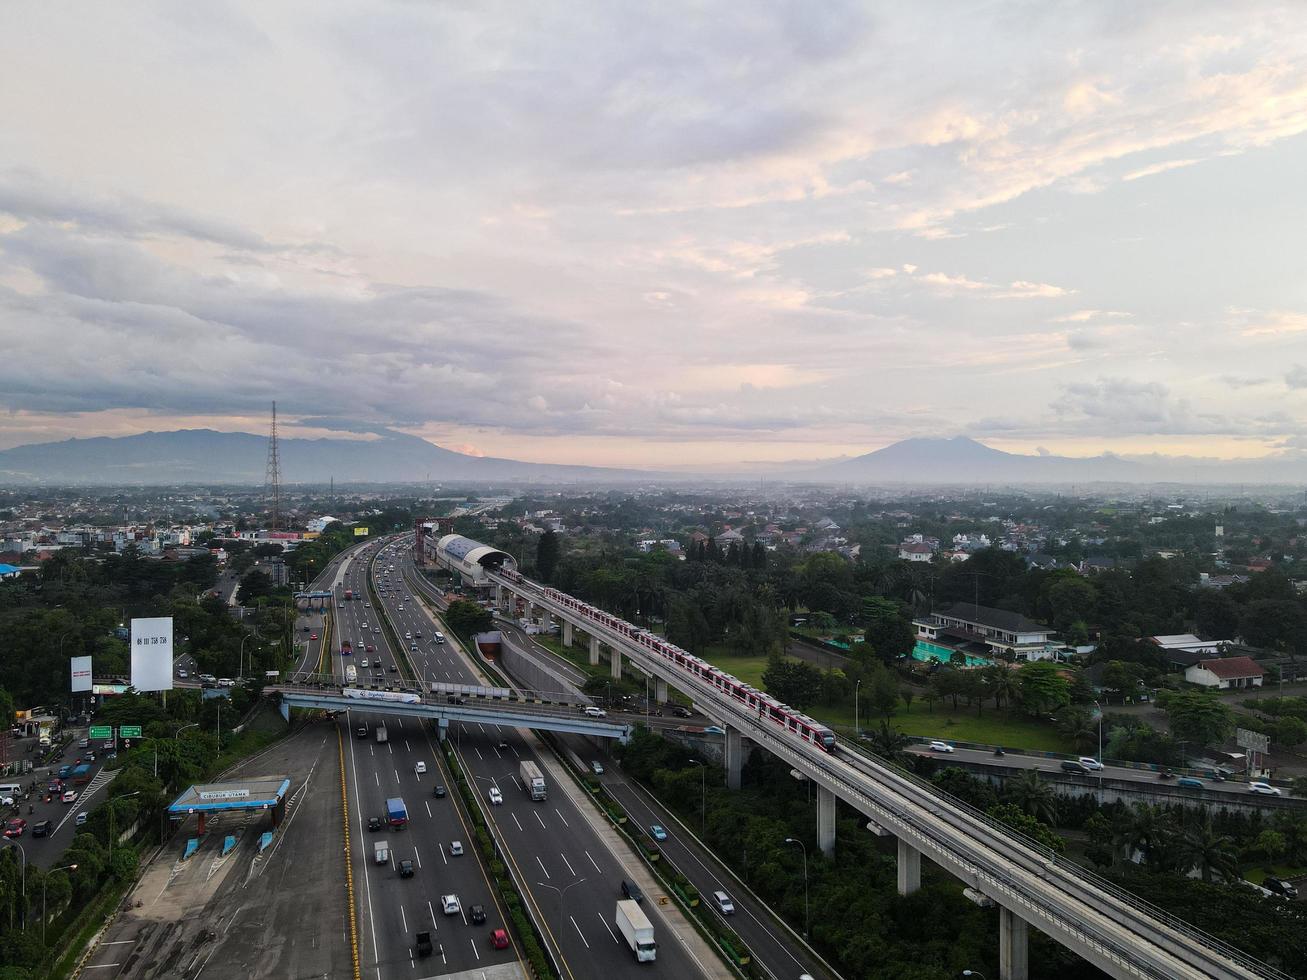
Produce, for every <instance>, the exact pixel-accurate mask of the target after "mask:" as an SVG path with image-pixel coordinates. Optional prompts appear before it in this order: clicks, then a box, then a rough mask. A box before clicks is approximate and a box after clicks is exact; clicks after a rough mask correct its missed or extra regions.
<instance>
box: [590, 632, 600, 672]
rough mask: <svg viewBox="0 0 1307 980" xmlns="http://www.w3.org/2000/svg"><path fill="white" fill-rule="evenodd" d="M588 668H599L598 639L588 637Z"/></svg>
mask: <svg viewBox="0 0 1307 980" xmlns="http://www.w3.org/2000/svg"><path fill="white" fill-rule="evenodd" d="M590 666H591V667H598V666H599V637H597V636H592V637H590Z"/></svg>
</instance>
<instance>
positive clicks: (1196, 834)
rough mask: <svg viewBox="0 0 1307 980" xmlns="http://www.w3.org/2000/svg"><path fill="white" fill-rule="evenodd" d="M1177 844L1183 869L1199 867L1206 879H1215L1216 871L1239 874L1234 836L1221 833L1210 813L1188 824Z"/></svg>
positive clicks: (1229, 874)
mask: <svg viewBox="0 0 1307 980" xmlns="http://www.w3.org/2000/svg"><path fill="white" fill-rule="evenodd" d="M1174 847H1175V859H1176V861H1177V862H1178V865H1179V868H1180V870H1182V871H1184V870H1188V869H1189V868H1197V869H1198V871H1199V872H1200V873H1201V874H1202V878H1203V881H1211V880H1212V872H1213V871H1215V872H1217V873H1218V874H1220V875H1221V877H1223V878H1229V879H1231V880H1233V879H1235V878H1238V877H1239V861H1238V859H1237V858H1236V857H1235V850H1234V839H1233V838H1231V837H1229V836H1227V835H1225V834H1221V833H1218V832H1217V831H1216V829H1215V828H1214V827H1213V826H1212V819H1211V816H1210V815H1204V817H1203V819H1202V820H1200V821H1198V822H1197V823H1195V824H1191V825H1190V826H1188V827H1186V828H1185V829H1184V830H1183V831H1182V832H1181V833H1180V835H1179V836H1178V837H1177V838H1176V839H1175V842H1174Z"/></svg>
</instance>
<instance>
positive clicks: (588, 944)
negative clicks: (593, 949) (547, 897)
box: [568, 915, 702, 965]
mask: <svg viewBox="0 0 1307 980" xmlns="http://www.w3.org/2000/svg"><path fill="white" fill-rule="evenodd" d="M568 918H569V919H571V920H572V928H573V929H575V930H576V934H577V935H578V936H580V937H581V942H583V943H585V948H586V949H589V948H590V941H589V940H588V939H586V938H585V933H583V932H582V931H581V927H580V926H578V925H577V924H576V919H575V918H574V917H573V916H570V915H569V916H568ZM700 965H702V964H700Z"/></svg>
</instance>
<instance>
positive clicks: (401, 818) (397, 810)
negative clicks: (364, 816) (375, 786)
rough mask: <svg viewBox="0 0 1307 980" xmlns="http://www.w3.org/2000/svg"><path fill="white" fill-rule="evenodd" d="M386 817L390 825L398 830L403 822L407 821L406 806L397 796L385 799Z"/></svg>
mask: <svg viewBox="0 0 1307 980" xmlns="http://www.w3.org/2000/svg"><path fill="white" fill-rule="evenodd" d="M386 819H387V820H389V821H390V825H391V826H392V827H394V828H395V829H396V830H399V829H400V828H401V827H403V826H404V824H406V823H408V807H406V806H405V805H404V801H403V800H401V799H400V798H399V797H398V796H394V797H391V798H390V799H388V800H386Z"/></svg>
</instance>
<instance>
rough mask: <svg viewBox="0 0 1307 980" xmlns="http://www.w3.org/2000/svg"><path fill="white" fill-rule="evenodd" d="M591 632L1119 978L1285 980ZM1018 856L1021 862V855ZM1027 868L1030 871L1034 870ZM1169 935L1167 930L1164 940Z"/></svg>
mask: <svg viewBox="0 0 1307 980" xmlns="http://www.w3.org/2000/svg"><path fill="white" fill-rule="evenodd" d="M491 579H492V580H493V581H496V582H497V583H499V584H502V585H504V586H506V587H508V588H510V589H512V590H513V591H517V592H521V591H522V590H523V587H524V586H525V587H526V588H529V589H531V590H532V591H534V592H535V593H537V596H536V597H533V598H535V599H536V601H538V602H539V603H540V605H542V606H544V607H545V608H546V609H555V610H557V611H558V612H559V613H560V614H564V613H566V614H568V615H573V613H571V612H570V611H569V610H564V609H562V608H561V607H560V604H559V603H556V602H554V601H552V600H551V599H549V598H548V597H546V596H544V595H543V592H542V590H541V589H540V587H539V586H537V585H536V584H535V583H531V582H529V581H523V582H511V581H508V580H504V581H502V582H500V581H499V577H498V576H495V575H492V576H491ZM590 626H591V627H593V629H589V628H587V629H588V631H589V632H591V633H592V635H596V634H597V635H600V636H602V637H603V638H604V640H605V642H608V643H609V644H610V645H612V646H613V647H614V648H615V649H618V650H621V651H622V652H623V653H625V654H626V655H628V656H631V657H632V659H635V660H636V661H637V662H638V663H640V664H641V665H642V666H645V665H648V664H652V665H653V666H655V667H657V668H658V669H659V672H660V673H662V674H664V675H667V674H671V675H673V676H672V677H671V678H670V679H671V681H672V683H675V684H677V685H678V686H679V687H681V688H682V689H686V688H687V687H688V688H691V689H692V690H693V691H695V692H699V694H700V696H701V699H702V700H701V703H704V704H711V705H715V706H716V707H717V708H718V709H721V710H723V713H724V714H726V715H727V716H728V717H730V718H732V719H733V723H734V724H735V726H736V727H737V728H738V729H739V730H740V731H742V732H743V733H745V734H748V735H750V737H751V738H754V740H755V741H759V742H760V744H764V745H766V744H767V743H771V744H770V745H768V746H767V747H768V748H769V751H772V752H773V753H774V754H777V755H780V756H782V757H788V758H789V759H790V760H791V761H792V763H794V764H796V765H799V766H802V767H806V768H809V769H816V770H818V771H820V772H821V773H822V774H823V775H824V776H825V777H826V779H828V780H830V782H831V783H832V784H833V785H834V786H835V787H838V790H837V791H838V793H839V795H841V796H844V797H845V798H846V799H847V798H848V797H850V796H854V797H856V798H858V800H859V803H860V808H861V807H866V808H869V809H870V810H872V811H874V812H877V813H881V814H883V815H884V818H885V820H886V821H887V822H889V823H890V825H891V826H897V827H899V828H902V833H901V834H900V836H902V837H906V838H908V839H913V838H916V839H920V840H926V841H927V842H928V845H929V846H928V847H927V848H926V849H927V850H934V851H938V852H940V853H942V854H944V855H946V856H947V858H948V860H949V862H950V863H952V864H954V865H956V866H957V867H958V868H960V869H962V870H963V871H964V872H965V873H966V874H969V875H971V876H972V877H973V878H974V879H976V880H977V882H978V881H979V880H980V879H982V878H983V879H984V880H986V881H987V882H989V887H990V889H991V890H992V891H994V892H997V893H1000V894H1003V895H1005V896H1006V897H1007V901H1008V904H1009V905H1011V906H1013V907H1016V906H1024V907H1027V908H1031V909H1032V910H1033V909H1036V908H1037V909H1038V910H1039V913H1040V914H1039V915H1038V916H1037V918H1038V919H1040V920H1042V921H1044V922H1045V923H1046V924H1047V926H1048V927H1049V928H1050V929H1052V930H1053V931H1054V932H1055V933H1059V932H1060V933H1061V934H1064V935H1067V936H1074V937H1075V938H1074V942H1075V943H1078V944H1081V945H1082V946H1084V947H1086V948H1089V949H1093V950H1094V951H1095V952H1097V953H1098V955H1099V956H1101V957H1102V958H1104V959H1105V960H1107V961H1110V962H1113V963H1117V964H1119V965H1120V966H1121V967H1122V968H1123V969H1124V970H1126V971H1128V972H1132V973H1135V974H1138V975H1142V976H1148V977H1156V978H1159V980H1161V978H1168V977H1174V976H1182V975H1183V974H1181V973H1177V972H1175V971H1174V970H1171V969H1170V968H1169V967H1167V968H1166V969H1167V972H1159V969H1158V968H1154V967H1153V966H1152V965H1150V964H1149V962H1148V961H1149V960H1150V959H1154V958H1156V955H1157V951H1161V952H1163V953H1164V955H1165V957H1166V958H1169V959H1172V960H1174V961H1175V963H1176V965H1177V966H1180V965H1183V966H1184V967H1185V968H1186V969H1188V970H1200V971H1203V972H1204V973H1206V974H1207V975H1214V974H1212V973H1211V970H1212V968H1213V967H1215V968H1217V969H1220V970H1224V971H1225V972H1227V973H1228V972H1230V971H1229V970H1228V969H1226V967H1227V965H1228V967H1229V968H1233V969H1234V970H1236V971H1243V972H1244V973H1246V974H1247V975H1251V976H1258V977H1266V978H1275V980H1291V978H1289V976H1288V975H1287V974H1285V973H1283V972H1282V971H1280V970H1278V969H1276V968H1274V967H1272V966H1270V965H1269V964H1266V963H1263V962H1261V961H1259V960H1257V959H1255V958H1254V957H1251V956H1248V955H1247V954H1245V953H1243V952H1242V951H1241V950H1237V949H1235V948H1234V947H1231V946H1229V945H1228V944H1226V943H1224V942H1222V941H1221V940H1219V939H1217V938H1215V937H1213V936H1211V935H1208V934H1207V933H1204V932H1203V931H1202V930H1200V929H1198V928H1196V927H1195V926H1192V925H1191V924H1189V923H1187V922H1185V921H1184V920H1182V919H1179V918H1176V917H1175V916H1173V915H1171V914H1170V913H1169V912H1166V911H1165V910H1164V909H1160V908H1158V907H1157V906H1154V905H1152V904H1151V903H1149V902H1146V901H1144V900H1143V899H1140V898H1138V897H1137V896H1135V895H1132V894H1131V893H1129V892H1127V891H1125V890H1124V889H1121V888H1119V887H1118V886H1116V885H1114V884H1112V883H1111V882H1108V881H1106V880H1105V879H1103V878H1101V877H1099V876H1098V875H1096V874H1094V873H1093V872H1090V871H1088V869H1085V868H1082V867H1081V866H1080V865H1078V864H1075V863H1074V862H1071V861H1068V860H1066V859H1060V860H1059V859H1058V857H1057V855H1055V854H1053V853H1052V852H1051V851H1049V850H1048V849H1047V848H1045V847H1043V845H1040V844H1038V843H1037V842H1035V841H1033V840H1031V839H1030V838H1027V837H1024V836H1023V835H1021V834H1019V833H1017V832H1015V831H1014V830H1013V829H1012V828H1010V827H1008V826H1007V825H1006V824H1002V823H1001V822H999V821H996V820H993V819H992V818H990V817H987V816H986V815H985V814H983V813H980V812H979V811H977V810H975V809H974V808H972V807H970V806H968V805H967V804H965V803H963V802H962V801H960V800H956V799H955V798H952V797H948V796H947V795H945V794H940V793H939V792H938V791H937V790H936V788H935V787H934V786H932V785H931V784H929V783H927V782H925V781H924V780H921V779H920V778H919V777H917V776H915V774H912V773H909V772H907V771H906V770H904V769H902V768H901V767H896V766H893V765H892V764H889V763H887V762H885V761H884V760H881V759H879V757H877V759H876V760H875V762H872V760H871V759H869V758H867V757H866V756H865V755H864V754H863V752H862V750H861V747H860V746H856V745H852V743H849V742H848V740H844V741H843V742H842V743H841V744H842V745H843V746H845V749H846V753H845V754H848V755H851V756H852V757H854V758H858V757H861V758H863V760H864V762H865V763H866V764H867V765H875V766H878V767H880V768H881V770H882V772H881V773H873V772H871V771H869V770H867V769H866V768H862V769H859V767H858V766H855V765H853V764H852V763H845V765H847V766H848V768H850V769H853V770H854V771H855V772H859V773H860V774H861V775H862V776H864V777H866V778H868V779H871V780H873V786H874V788H875V790H876V791H877V792H880V793H888V794H890V795H891V796H898V797H900V798H901V799H902V802H903V803H904V804H907V805H908V806H910V807H913V808H918V809H920V810H923V811H924V813H923V814H910V813H906V812H902V811H896V810H894V809H892V808H891V807H890V806H889V805H888V804H886V803H882V802H881V801H880V800H877V799H874V798H873V797H871V796H869V795H868V794H867V793H865V792H863V791H862V789H860V788H858V787H857V786H855V785H854V784H853V783H851V782H850V781H849V778H848V775H847V774H845V773H844V772H841V771H839V769H838V767H837V766H836V764H835V762H836V759H837V757H836V756H833V755H832V756H828V755H827V754H826V753H824V752H821V751H820V750H819V749H815V748H813V747H812V746H810V745H808V743H806V742H797V743H795V744H790V742H789V741H788V740H787V741H785V742H782V741H781V740H780V738H779V737H778V736H779V735H780V734H781V733H780V732H779V731H774V730H772V728H770V727H766V726H763V725H760V724H759V723H757V721H756V720H755V719H754V718H753V717H752V714H751V713H750V712H749V711H748V710H747V709H744V708H742V706H740V705H739V704H737V703H736V702H735V701H734V700H733V699H730V698H726V697H724V696H723V695H722V694H721V692H720V691H719V690H717V689H716V688H715V687H713V686H712V685H710V684H707V683H706V682H704V681H702V680H701V679H699V678H697V677H694V676H693V675H690V674H686V673H682V672H679V671H676V670H675V669H674V668H669V667H668V665H667V664H665V663H663V662H662V661H659V660H656V659H654V658H652V657H650V656H649V654H648V652H647V651H645V650H643V649H642V648H640V647H639V646H638V645H637V644H633V643H631V642H630V640H629V638H628V637H626V636H624V635H623V634H621V633H619V632H618V631H616V630H613V629H611V628H608V627H605V626H604V625H603V624H601V623H592V624H590ZM849 747H852V748H853V749H854V750H855V751H854V752H852V753H848V752H847V749H848V748H849ZM888 777H892V780H889V781H887V779H888ZM893 780H897V783H898V785H894V784H893ZM876 782H879V785H876ZM868 788H869V789H870V788H871V787H868ZM908 788H910V790H911V791H907V792H905V789H908ZM923 794H924V796H923ZM941 806H942V807H945V808H948V809H949V810H951V811H952V812H951V813H946V812H942V811H941V809H940V807H941ZM925 814H930V815H931V816H934V817H936V818H939V819H942V820H943V821H944V822H945V823H946V824H952V825H953V828H954V829H955V830H957V831H959V832H960V833H958V834H954V835H951V836H950V838H949V839H945V838H942V837H940V836H939V835H938V834H937V833H935V832H934V831H933V830H931V829H930V828H929V827H928V826H927V824H928V823H929V821H928V820H926V819H925ZM869 815H870V814H869ZM968 825H970V826H968ZM977 829H979V830H982V831H983V833H981V834H980V835H977V837H976V839H975V841H974V843H971V846H970V847H968V843H969V838H968V836H967V832H968V831H974V830H977ZM976 845H979V847H981V848H983V849H984V850H985V851H988V852H989V853H988V855H986V854H984V853H981V854H978V855H977V854H973V853H965V851H964V849H966V850H970V851H972V852H974V851H975V847H976ZM1023 851H1024V852H1026V853H1021V852H1023ZM1032 859H1033V860H1032ZM996 861H1006V862H1009V863H1010V865H1011V866H1012V867H1013V868H1015V869H1016V870H1017V871H1018V872H1019V873H1020V874H1021V875H1033V876H1035V877H1036V878H1038V879H1042V880H1044V881H1046V882H1047V883H1048V884H1049V885H1050V886H1052V887H1053V888H1054V889H1056V890H1057V891H1058V892H1060V893H1061V895H1062V896H1063V897H1064V898H1065V899H1066V900H1068V901H1070V902H1073V903H1075V904H1077V905H1080V906H1082V908H1080V909H1073V908H1065V907H1059V906H1058V905H1056V904H1055V903H1053V902H1051V901H1050V900H1048V899H1047V898H1040V897H1038V896H1037V895H1036V894H1035V890H1034V889H1033V888H1032V885H1033V883H1032V882H1026V883H1024V884H1022V883H1018V882H1017V881H1015V880H1014V879H1013V877H1012V875H1011V874H1010V873H1008V869H1006V868H1003V867H1001V866H998V865H997V864H996V863H995V862H996ZM1031 865H1036V866H1034V867H1032V866H1031ZM1050 871H1055V872H1056V873H1057V877H1058V880H1057V881H1049V879H1048V878H1047V873H1048V872H1050ZM1113 903H1116V906H1117V907H1116V908H1112V907H1111V906H1112V904H1113ZM1127 910H1128V911H1129V912H1131V913H1133V915H1119V913H1120V912H1125V911H1127ZM1114 913H1117V914H1118V916H1119V917H1118V918H1115V919H1114V918H1113V914H1114ZM1089 914H1092V915H1094V916H1097V917H1098V918H1101V919H1103V920H1105V921H1113V922H1116V924H1118V925H1120V926H1121V927H1123V928H1125V929H1127V930H1128V931H1129V932H1130V933H1132V934H1133V935H1134V936H1135V937H1137V938H1138V939H1139V940H1141V941H1142V943H1143V945H1142V946H1140V947H1139V948H1133V947H1132V946H1130V945H1123V942H1122V940H1121V939H1120V938H1118V937H1113V936H1109V935H1107V934H1106V933H1105V932H1104V931H1103V930H1102V929H1101V928H1098V927H1097V926H1091V925H1090V923H1089ZM1149 920H1153V921H1149ZM1166 930H1169V931H1170V934H1169V935H1168V934H1167V933H1166ZM1184 940H1190V941H1192V948H1191V946H1189V945H1186V944H1185V942H1184ZM1209 954H1211V955H1209ZM1220 959H1223V960H1225V961H1227V963H1226V964H1222V963H1220V962H1219V960H1220ZM1196 961H1204V962H1196Z"/></svg>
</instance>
